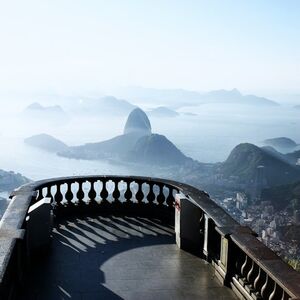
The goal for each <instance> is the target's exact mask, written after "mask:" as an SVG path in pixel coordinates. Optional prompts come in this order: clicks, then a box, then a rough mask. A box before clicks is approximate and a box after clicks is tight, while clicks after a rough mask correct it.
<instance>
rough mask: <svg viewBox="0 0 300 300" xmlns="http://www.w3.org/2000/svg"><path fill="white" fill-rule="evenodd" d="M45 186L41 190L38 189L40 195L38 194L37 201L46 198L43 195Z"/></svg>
mask: <svg viewBox="0 0 300 300" xmlns="http://www.w3.org/2000/svg"><path fill="white" fill-rule="evenodd" d="M43 189H44V188H43V187H41V188H40V189H39V190H38V196H37V198H36V201H40V200H42V199H43V198H44V196H43Z"/></svg>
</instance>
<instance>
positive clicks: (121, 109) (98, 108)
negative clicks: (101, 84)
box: [72, 96, 136, 116]
mask: <svg viewBox="0 0 300 300" xmlns="http://www.w3.org/2000/svg"><path fill="white" fill-rule="evenodd" d="M135 108H136V106H135V105H133V104H131V103H130V102H128V101H126V100H123V99H118V98H116V97H113V96H105V97H101V98H83V99H79V100H77V101H76V102H75V103H74V104H73V107H72V110H73V111H77V112H78V113H80V114H82V113H86V114H89V115H102V116H105V115H113V116H118V115H127V114H129V113H130V112H131V111H132V110H133V109H135Z"/></svg>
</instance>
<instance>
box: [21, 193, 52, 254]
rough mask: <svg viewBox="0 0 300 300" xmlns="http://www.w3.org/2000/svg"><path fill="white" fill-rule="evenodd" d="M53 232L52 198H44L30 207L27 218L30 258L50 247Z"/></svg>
mask: <svg viewBox="0 0 300 300" xmlns="http://www.w3.org/2000/svg"><path fill="white" fill-rule="evenodd" d="M51 231H52V216H51V198H43V199H41V200H40V201H38V202H36V203H35V204H33V205H31V206H30V207H29V210H28V215H27V217H26V243H27V250H28V254H29V256H30V255H32V254H33V253H36V252H37V251H39V250H45V249H46V248H47V247H48V246H49V243H50V234H51Z"/></svg>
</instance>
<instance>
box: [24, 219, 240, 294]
mask: <svg viewBox="0 0 300 300" xmlns="http://www.w3.org/2000/svg"><path fill="white" fill-rule="evenodd" d="M24 299H30V300H48V299H51V300H57V299H76V300H77V299H78V300H79V299H80V300H85V299H87V300H94V299H97V300H98V299H139V300H140V299H142V300H146V299H157V300H160V299H214V300H218V299H224V300H225V299H236V298H235V296H234V294H233V292H232V291H231V290H230V289H228V288H226V287H222V286H221V285H220V283H219V282H218V281H217V279H216V278H215V277H214V273H213V269H212V267H211V266H210V265H209V264H207V263H206V262H205V261H203V260H201V259H200V258H198V257H195V256H193V255H192V254H189V253H187V252H184V251H182V250H180V249H178V247H177V246H176V244H175V236H174V229H173V228H172V226H170V225H166V224H163V223H162V222H161V221H159V220H156V219H145V218H140V217H135V218H133V217H117V216H106V217H105V216H97V217H82V218H80V219H78V218H69V219H66V220H63V221H62V222H60V224H59V225H58V226H57V227H56V228H55V229H54V230H53V241H52V245H51V249H50V251H49V253H48V254H47V255H46V256H45V257H44V258H41V259H40V260H39V261H38V262H36V263H35V265H34V266H33V267H32V268H31V273H30V274H28V284H27V291H26V293H25V295H24Z"/></svg>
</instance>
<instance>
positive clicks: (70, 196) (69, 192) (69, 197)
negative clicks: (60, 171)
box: [65, 182, 74, 205]
mask: <svg viewBox="0 0 300 300" xmlns="http://www.w3.org/2000/svg"><path fill="white" fill-rule="evenodd" d="M67 186H68V187H67V192H66V194H65V198H66V200H67V202H68V205H70V204H71V201H72V200H73V198H74V195H73V192H72V182H67Z"/></svg>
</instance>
